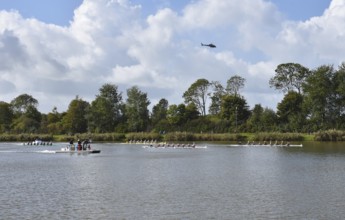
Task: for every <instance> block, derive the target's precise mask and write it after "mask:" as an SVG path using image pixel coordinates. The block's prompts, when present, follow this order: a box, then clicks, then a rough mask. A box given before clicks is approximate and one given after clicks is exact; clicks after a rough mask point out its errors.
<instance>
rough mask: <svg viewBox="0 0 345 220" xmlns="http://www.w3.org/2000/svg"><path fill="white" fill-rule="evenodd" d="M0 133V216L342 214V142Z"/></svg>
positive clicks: (297, 216)
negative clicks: (75, 146) (36, 138)
mask: <svg viewBox="0 0 345 220" xmlns="http://www.w3.org/2000/svg"><path fill="white" fill-rule="evenodd" d="M63 145H64V144H62V143H61V144H55V145H53V146H22V145H20V144H16V143H0V167H1V172H0V179H1V182H0V193H1V197H0V210H1V213H0V219H343V218H344V217H345V210H344V207H345V190H344V186H345V184H344V183H345V147H344V146H343V144H339V143H338V144H320V143H307V144H304V147H303V148H283V147H229V146H226V145H216V144H201V145H203V146H204V145H207V148H206V149H171V148H169V149H152V148H148V149H144V148H142V146H141V145H126V144H94V145H93V147H94V148H98V149H101V150H102V152H101V154H94V155H76V154H75V155H70V154H53V153H49V152H50V151H53V150H58V149H60V148H61V147H62V146H63Z"/></svg>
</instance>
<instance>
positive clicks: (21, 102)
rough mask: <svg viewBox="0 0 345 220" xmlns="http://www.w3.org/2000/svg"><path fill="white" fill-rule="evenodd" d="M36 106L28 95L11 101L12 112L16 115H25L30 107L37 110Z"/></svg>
mask: <svg viewBox="0 0 345 220" xmlns="http://www.w3.org/2000/svg"><path fill="white" fill-rule="evenodd" d="M37 105H38V101H37V100H36V99H35V98H33V97H32V96H31V95H28V94H22V95H19V96H17V97H16V98H15V99H13V100H12V101H11V106H12V109H13V112H14V113H15V114H17V115H18V114H19V115H20V114H22V113H25V112H26V111H27V109H28V108H29V107H31V106H33V107H35V108H37Z"/></svg>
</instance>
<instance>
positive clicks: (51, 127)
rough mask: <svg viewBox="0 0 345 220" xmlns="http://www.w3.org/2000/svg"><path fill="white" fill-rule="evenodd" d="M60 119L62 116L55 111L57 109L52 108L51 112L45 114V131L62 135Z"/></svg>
mask: <svg viewBox="0 0 345 220" xmlns="http://www.w3.org/2000/svg"><path fill="white" fill-rule="evenodd" d="M62 117H63V114H61V113H59V112H58V111H57V107H54V108H53V109H52V111H51V112H49V113H48V114H47V127H46V130H47V132H49V133H53V134H62V133H63V126H62Z"/></svg>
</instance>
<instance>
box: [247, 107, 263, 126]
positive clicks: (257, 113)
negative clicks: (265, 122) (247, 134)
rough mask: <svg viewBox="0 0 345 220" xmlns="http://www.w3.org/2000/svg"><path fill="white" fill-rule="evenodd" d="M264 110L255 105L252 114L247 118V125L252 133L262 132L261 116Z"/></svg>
mask: <svg viewBox="0 0 345 220" xmlns="http://www.w3.org/2000/svg"><path fill="white" fill-rule="evenodd" d="M263 112H264V108H263V107H262V106H261V105H260V104H256V105H255V106H254V109H253V110H252V114H251V116H250V117H249V119H248V121H247V124H248V127H249V128H250V131H252V132H258V131H262V129H263V126H262V115H263Z"/></svg>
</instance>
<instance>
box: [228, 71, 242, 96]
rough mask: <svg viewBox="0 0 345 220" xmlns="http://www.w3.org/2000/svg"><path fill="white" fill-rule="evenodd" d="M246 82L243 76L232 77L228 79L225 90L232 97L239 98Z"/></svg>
mask: <svg viewBox="0 0 345 220" xmlns="http://www.w3.org/2000/svg"><path fill="white" fill-rule="evenodd" d="M245 82H246V80H245V79H244V78H243V77H241V76H238V75H235V76H232V77H231V78H230V79H228V81H227V84H226V89H225V90H226V92H227V93H228V94H230V95H234V96H238V94H239V91H240V89H242V88H243V87H244V83H245Z"/></svg>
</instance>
